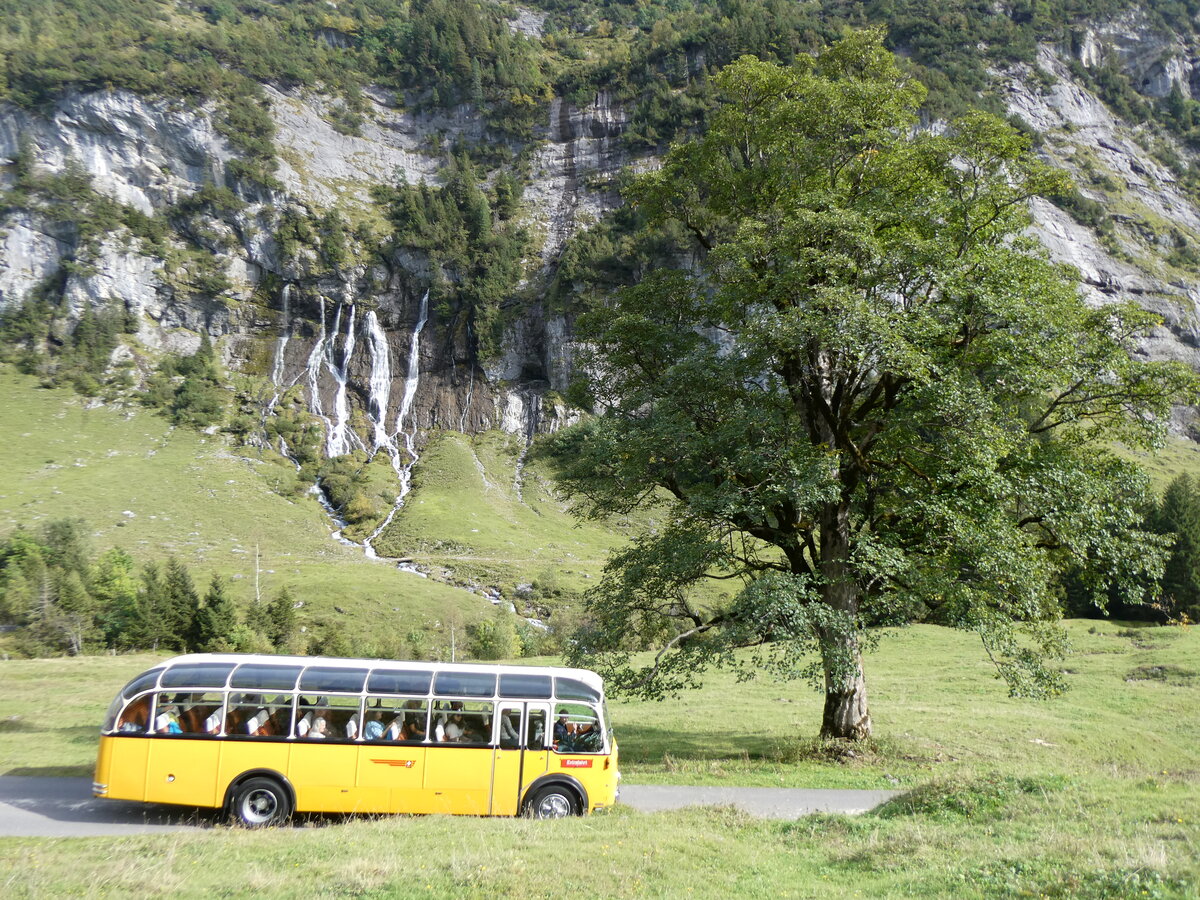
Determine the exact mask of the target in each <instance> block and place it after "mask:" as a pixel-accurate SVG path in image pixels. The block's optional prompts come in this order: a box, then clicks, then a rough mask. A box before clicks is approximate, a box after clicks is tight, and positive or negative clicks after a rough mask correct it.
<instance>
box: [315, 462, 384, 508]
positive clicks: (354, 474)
mask: <svg viewBox="0 0 1200 900" xmlns="http://www.w3.org/2000/svg"><path fill="white" fill-rule="evenodd" d="M360 457H361V454H346V455H344V456H336V457H334V458H333V459H329V460H326V461H325V462H324V463H323V464H322V465H321V468H320V471H319V473H318V474H319V481H318V484H319V485H320V487H321V490H322V491H324V492H325V497H326V499H328V500H329V503H330V504H331V505H332V506H333V508H334V509H336V510H337V511H338V513H339V514H341V516H342V517H343V518H344V519H345V520H346V521H347V522H349V523H350V524H352V525H353V524H357V523H359V522H363V521H366V520H367V519H370V518H372V517H373V516H374V515H375V514H376V510H375V504H374V502H373V501H372V500H371V498H370V497H368V496H367V493H366V490H367V486H368V484H369V481H368V478H367V472H366V467H365V463H364V460H363V459H362V458H360Z"/></svg>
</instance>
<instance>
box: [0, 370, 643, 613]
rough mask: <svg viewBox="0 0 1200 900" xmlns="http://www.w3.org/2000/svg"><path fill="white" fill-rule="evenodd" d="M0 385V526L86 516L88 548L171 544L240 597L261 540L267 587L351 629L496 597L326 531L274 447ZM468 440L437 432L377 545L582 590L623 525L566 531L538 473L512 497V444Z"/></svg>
mask: <svg viewBox="0 0 1200 900" xmlns="http://www.w3.org/2000/svg"><path fill="white" fill-rule="evenodd" d="M0 395H2V396H3V397H4V403H3V404H0V434H3V435H5V436H6V438H7V439H6V440H5V441H3V442H0V531H2V532H7V531H9V530H10V529H12V528H15V527H17V526H19V525H23V526H25V527H37V526H39V525H40V524H42V523H45V522H48V521H50V520H53V519H56V518H62V517H67V516H70V517H80V518H82V519H84V520H85V521H86V522H87V524H88V525H89V528H90V532H91V535H92V540H93V544H94V546H95V548H96V549H98V550H99V549H104V548H107V547H110V546H119V547H122V548H124V549H126V550H128V551H129V552H130V553H132V554H133V555H134V556H135V557H136V558H137V559H139V560H143V561H144V560H152V559H153V560H160V561H161V560H163V559H165V558H166V557H167V556H168V555H175V556H177V557H179V558H180V559H181V560H182V561H183V562H184V563H185V564H186V565H187V566H188V567H189V569H191V571H192V573H193V576H194V577H195V578H196V580H197V581H198V582H200V583H201V584H203V583H205V582H207V580H208V577H209V573H211V572H216V573H218V574H220V575H223V576H226V577H227V578H229V579H230V584H231V586H232V591H231V593H232V596H233V597H234V598H235V600H236V601H238V602H239V603H243V604H244V603H248V602H249V601H250V599H251V598H252V597H253V594H254V581H255V554H256V552H257V554H258V558H259V569H260V571H259V581H260V586H261V589H262V592H263V595H264V596H271V595H273V594H274V593H275V592H277V591H278V590H279V589H280V588H282V587H284V586H285V585H286V586H289V587H290V588H291V590H292V593H293V595H294V596H295V597H296V599H298V600H302V601H304V603H305V607H304V609H303V610H302V616H304V617H307V618H308V620H309V621H310V622H311V621H314V620H317V619H335V620H337V621H339V622H343V623H344V624H345V627H346V630H347V632H348V633H349V634H350V635H352V636H354V635H357V634H362V633H366V632H368V631H372V632H374V631H376V630H377V629H378V627H379V624H380V623H381V622H383V623H390V624H393V625H394V627H395V628H396V629H397V631H398V632H400V633H407V632H408V631H410V630H412V629H413V628H416V629H418V630H420V629H430V628H434V627H435V625H434V623H438V622H442V621H443V620H445V619H446V617H447V616H449V615H451V614H452V613H456V614H457V615H458V617H459V618H461V619H463V620H465V621H470V620H471V619H473V618H476V617H478V616H480V615H484V614H486V613H487V612H488V611H490V610H491V608H492V607H491V604H489V603H488V602H487V601H486V600H485V599H483V597H482V595H480V594H472V593H469V592H467V591H466V590H462V589H460V588H457V587H453V586H450V585H448V584H443V583H440V582H438V581H437V580H436V579H426V578H420V577H417V576H414V575H411V574H407V573H404V572H399V571H397V569H396V567H395V565H394V564H392V563H389V562H387V561H372V560H368V559H366V558H365V557H364V555H363V553H362V551H361V550H360V549H358V548H355V547H348V546H345V545H343V544H340V543H338V542H337V541H335V540H333V539H332V538H331V537H330V531H331V526H330V524H329V521H328V519H327V517H326V515H325V513H324V512H323V511H322V510H321V508H320V506H319V505H318V504H317V502H316V501H315V499H313V498H312V497H310V496H301V497H298V498H293V499H289V498H285V497H284V496H281V495H280V494H278V493H275V492H274V491H273V490H272V486H273V485H274V484H277V483H279V482H280V481H286V480H287V479H286V478H285V477H284V476H287V475H288V472H287V470H286V469H285V468H284V467H285V466H286V463H285V462H284V461H283V460H281V459H279V458H278V457H276V456H274V455H272V454H266V455H261V456H260V455H258V454H257V453H256V452H255V451H252V450H249V449H246V448H237V449H234V448H231V447H230V446H229V444H228V443H227V441H226V440H225V438H224V437H223V436H221V435H205V434H200V433H197V432H195V431H192V430H189V429H184V428H172V427H171V426H170V425H169V424H168V423H167V422H166V421H165V420H164V419H162V418H161V417H159V416H157V415H155V414H153V413H152V412H150V411H148V410H145V409H141V408H138V407H130V408H127V409H123V410H118V409H113V408H110V407H104V406H97V407H94V408H89V407H88V405H87V401H85V400H83V399H82V398H80V397H79V396H78V395H76V394H73V393H72V392H70V391H69V390H65V389H43V388H39V387H37V386H36V382H35V381H34V380H33V379H32V378H29V377H27V376H23V375H18V374H16V373H14V372H13V371H12V370H11V369H8V368H0ZM472 443H473V442H471V441H468V440H467V439H465V438H463V437H462V436H459V435H449V436H445V437H443V438H440V439H437V440H436V441H435V443H434V446H433V447H432V448H431V450H430V452H428V453H427V454H426V456H425V458H424V459H423V460H422V462H421V464H420V465H419V467H418V470H417V479H416V485H415V489H414V491H413V493H412V494H411V495H410V500H409V509H406V510H405V511H404V512H403V513H402V514H401V515H400V516H398V517H397V519H396V521H395V525H394V528H393V529H392V530H391V531H390V532H389V533H388V535H387V536H386V539H385V540H382V541H380V542H379V549H380V551H381V552H394V553H396V554H397V555H404V556H412V557H414V558H415V559H416V560H417V561H418V562H421V563H427V564H430V565H436V566H438V567H445V568H448V569H451V570H453V575H454V577H455V579H456V580H457V581H459V582H462V583H465V582H467V581H471V582H473V583H475V584H478V585H479V586H481V587H499V588H501V589H503V590H504V591H505V593H506V594H511V593H512V588H513V586H515V585H516V584H519V583H531V582H534V581H538V582H539V584H546V585H549V586H551V587H555V586H565V587H567V588H576V587H578V586H580V585H581V584H582V582H583V581H584V578H583V575H584V574H585V573H587V574H591V575H595V574H597V573H598V571H599V567H600V565H601V561H602V558H603V555H604V552H605V551H606V550H607V549H608V548H609V547H610V546H613V545H614V544H615V543H616V542H617V541H618V540H619V535H618V531H617V530H616V529H615V528H614V529H613V530H608V529H601V528H597V527H595V526H592V527H586V528H575V527H574V525H573V521H572V520H570V519H569V517H568V516H567V515H566V513H565V512H564V510H563V508H562V507H561V505H559V504H558V503H557V502H555V501H554V500H553V499H552V498H551V496H550V493H549V488H548V485H547V484H546V483H545V482H544V481H543V480H542V477H541V475H540V474H539V473H537V472H536V471H534V472H530V473H527V474H526V477H525V484H526V490H525V492H524V496H525V502H524V503H522V502H520V501H518V500H517V499H516V495H515V493H514V491H513V481H514V467H515V461H516V456H515V449H514V448H513V447H510V446H509V444H508V443H507V439H506V438H504V437H503V436H501V435H488V436H483V437H482V438H480V439H478V440H476V441H475V442H474V443H475V444H476V445H478V450H474V449H473V448H472ZM447 577H449V575H447ZM560 589H561V587H560ZM546 593H547V594H549V595H551V597H550V600H549V601H547V602H549V603H550V604H551V605H553V602H554V598H553V596H552V592H551V591H547V592H546ZM334 606H339V607H341V608H342V609H343V610H345V613H344V614H340V613H337V612H336V611H334V609H333V608H334Z"/></svg>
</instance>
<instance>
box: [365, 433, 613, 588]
mask: <svg viewBox="0 0 1200 900" xmlns="http://www.w3.org/2000/svg"><path fill="white" fill-rule="evenodd" d="M519 450H520V447H519V445H518V443H517V442H516V441H514V440H513V439H512V438H510V437H508V436H507V435H503V434H500V433H498V432H492V433H488V434H484V435H480V436H478V437H476V438H467V437H466V436H464V435H461V434H455V433H443V434H441V435H439V436H438V437H437V438H436V439H435V441H434V442H433V443H432V444H431V446H430V447H429V448H428V449H427V450H426V451H425V453H424V455H423V456H422V457H421V461H420V463H419V464H418V468H417V471H416V478H415V479H414V482H413V493H412V496H411V499H410V500H409V501H408V503H407V506H406V508H405V509H404V510H403V513H402V515H400V516H398V517H397V518H396V519H395V520H394V522H393V524H392V526H391V527H390V528H389V529H388V530H387V531H386V532H385V533H384V534H383V535H381V537H380V539H379V541H378V542H377V545H378V548H379V550H380V552H387V553H391V554H393V555H402V554H407V555H412V556H414V557H415V558H416V559H418V560H420V561H421V562H424V563H427V564H429V565H431V566H440V567H442V568H444V569H445V570H447V572H450V573H453V576H454V577H457V578H459V579H462V580H478V579H485V580H488V581H489V583H501V584H509V585H513V584H516V583H520V582H531V581H534V580H536V581H537V582H538V585H539V589H543V590H545V592H547V593H549V592H553V591H554V590H559V591H579V590H582V589H583V588H584V587H586V584H587V581H588V580H589V579H590V578H594V577H595V576H596V575H597V573H598V572H599V571H600V568H601V567H602V566H603V564H604V559H605V557H606V556H607V554H608V552H609V551H610V550H611V549H612V548H614V547H616V546H618V544H619V543H620V542H621V540H622V532H623V529H624V528H625V527H626V526H627V525H628V524H629V523H626V522H621V521H618V522H613V523H612V525H611V526H610V527H607V528H605V527H597V526H595V525H580V524H579V523H578V522H577V521H576V520H575V519H574V518H573V517H572V516H571V515H570V513H569V512H568V511H567V505H566V504H565V503H564V502H563V501H562V500H561V499H560V498H558V497H556V496H555V494H554V486H553V483H552V481H551V479H550V477H549V475H548V473H547V472H546V471H545V470H544V464H541V463H538V462H531V463H530V464H529V465H527V466H525V467H524V468H523V471H522V473H521V480H520V493H519V495H518V491H517V489H516V487H515V486H514V482H515V479H516V467H517V461H518V458H519V457H518V454H519Z"/></svg>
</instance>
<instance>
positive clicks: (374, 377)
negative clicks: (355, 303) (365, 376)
mask: <svg viewBox="0 0 1200 900" xmlns="http://www.w3.org/2000/svg"><path fill="white" fill-rule="evenodd" d="M366 323H367V344H368V346H369V347H370V350H371V384H370V396H369V400H368V403H367V417H368V418H369V419H370V420H371V425H372V427H373V428H374V448H373V449H374V451H375V452H376V453H378V452H379V451H380V450H382V451H383V452H384V453H386V454H387V455H388V457H389V458H390V459H391V461H392V468H394V469H395V470H396V474H397V475H399V474H400V453H399V450H397V448H396V442H395V441H394V440H393V439H392V436H391V434H389V433H388V430H387V411H388V398H389V397H390V395H391V392H392V362H391V355H390V348H389V347H388V341H387V334H385V333H384V330H383V328H382V327H381V326H380V324H379V317H378V316H377V315H375V310H371V311H370V312H368V313H367V315H366Z"/></svg>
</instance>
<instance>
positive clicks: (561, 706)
mask: <svg viewBox="0 0 1200 900" xmlns="http://www.w3.org/2000/svg"><path fill="white" fill-rule="evenodd" d="M555 710H556V711H557V712H556V715H558V719H556V720H555V723H554V749H555V750H557V751H558V752H559V753H600V752H601V751H602V750H603V749H604V729H603V727H602V726H601V724H600V716H599V715H598V714H597V712H596V710H595V709H594V708H592V707H591V706H588V705H586V704H584V703H561V702H560V703H556V704H555ZM564 718H565V719H566V721H565V722H564V721H563V719H564Z"/></svg>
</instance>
